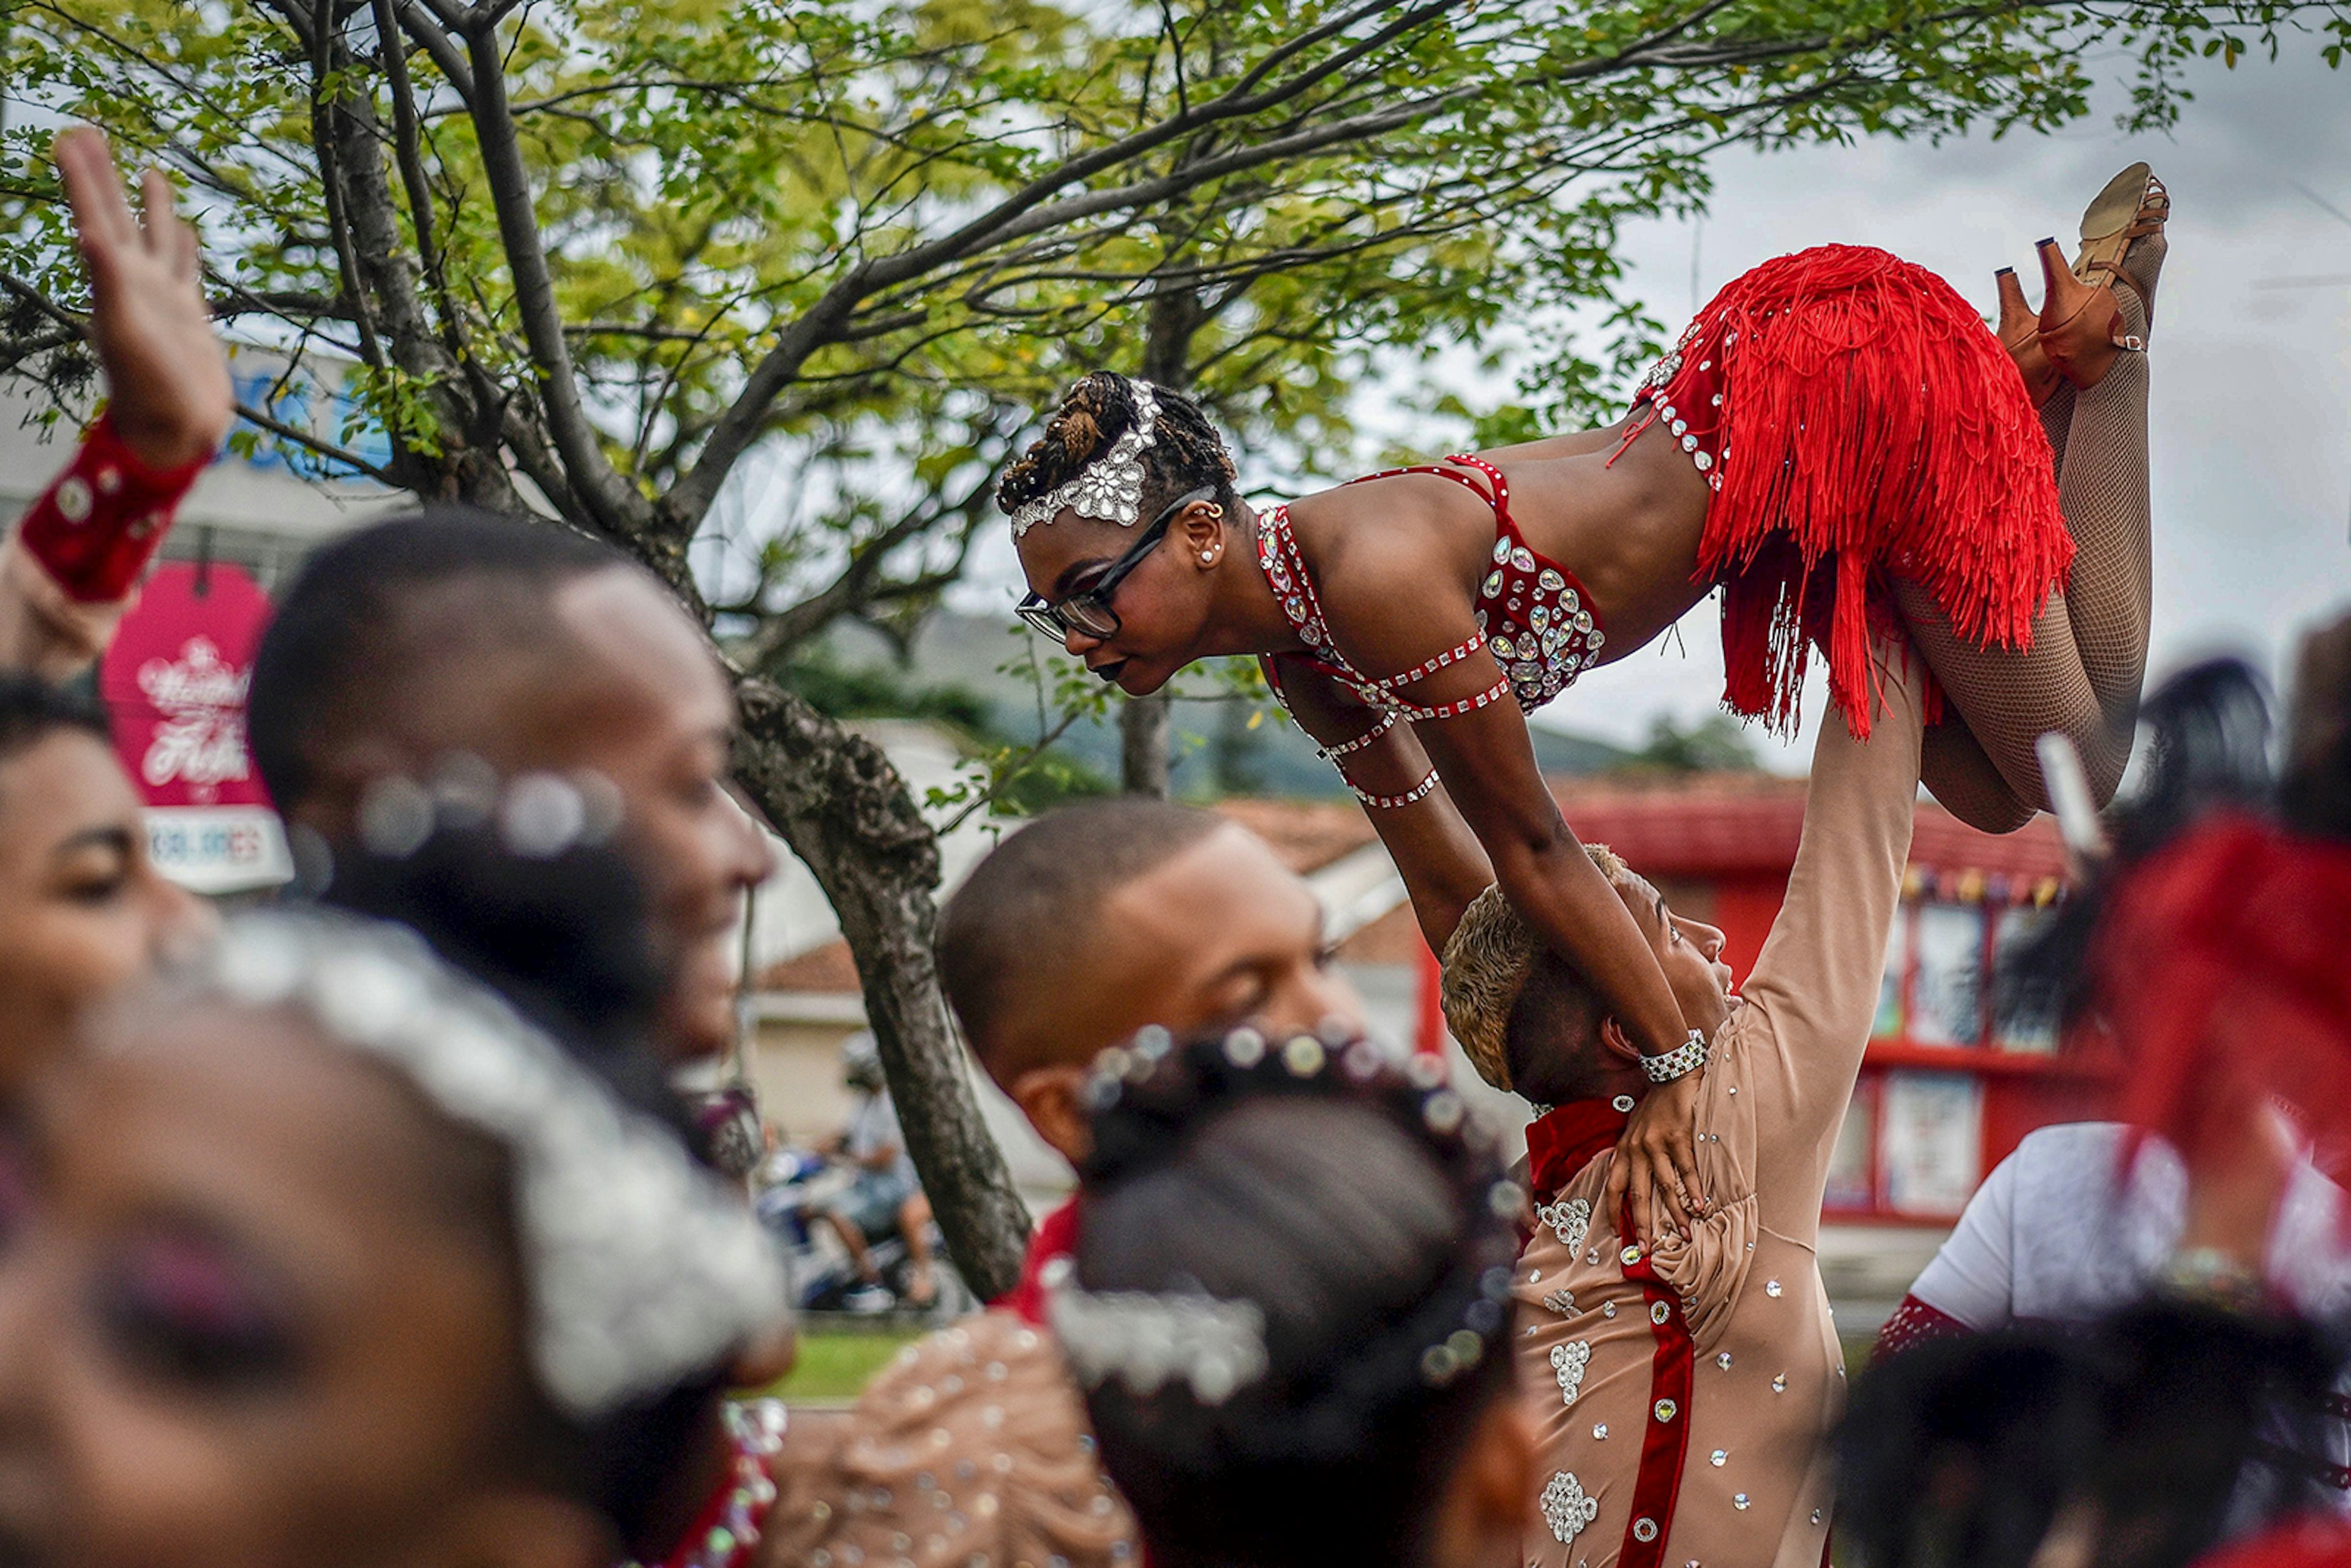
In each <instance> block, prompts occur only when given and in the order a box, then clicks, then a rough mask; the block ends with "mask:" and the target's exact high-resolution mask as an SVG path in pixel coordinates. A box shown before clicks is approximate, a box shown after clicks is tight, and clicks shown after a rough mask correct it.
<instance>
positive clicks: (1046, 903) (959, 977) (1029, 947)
mask: <svg viewBox="0 0 2351 1568" xmlns="http://www.w3.org/2000/svg"><path fill="white" fill-rule="evenodd" d="M1226 825H1227V824H1226V821H1225V819H1224V818H1222V817H1219V816H1217V814H1216V813H1215V812H1213V811H1203V810H1197V809H1196V808H1194V807H1191V806H1177V805H1174V804H1171V803H1170V802H1168V801H1165V800H1155V799H1152V798H1150V797H1147V796H1133V795H1130V796H1123V797H1121V798H1119V799H1117V800H1094V801H1089V802H1087V803H1086V804H1084V805H1081V806H1068V807H1064V808H1062V809H1061V810H1058V811H1052V812H1049V813H1047V814H1046V815H1044V816H1042V817H1040V818H1038V819H1037V820H1036V821H1033V822H1031V823H1029V825H1028V826H1027V827H1025V828H1022V829H1021V830H1020V831H1019V832H1017V833H1014V834H1012V835H1011V836H1010V837H1009V838H1008V839H1006V840H1005V841H1004V842H1003V843H1001V844H999V845H998V846H997V848H996V849H995V850H994V851H993V852H990V853H989V854H988V856H987V859H985V860H983V861H981V862H979V863H978V864H977V865H976V866H974V867H973V868H972V871H971V874H970V875H969V876H968V877H967V878H965V879H964V883H963V885H962V886H961V887H959V888H957V889H956V892H955V895H954V896H953V897H952V898H949V899H948V900H947V904H946V909H945V910H944V911H943V912H942V913H941V915H940V916H939V939H938V958H939V980H940V984H941V985H942V986H943V987H944V988H945V989H946V994H947V1001H948V1002H949V1003H950V1004H951V1005H952V1006H953V1007H954V1008H955V1010H956V1017H957V1018H959V1019H962V1020H963V1029H964V1033H965V1035H966V1036H967V1038H968V1039H969V1040H970V1041H971V1044H972V1049H973V1050H974V1051H977V1052H978V1053H979V1059H980V1061H981V1063H982V1064H983V1065H984V1066H986V1067H987V1070H988V1071H990V1072H991V1073H995V1074H997V1075H998V1076H999V1077H1001V1076H1003V1075H1004V1074H1005V1073H1007V1072H1008V1071H1019V1070H1020V1069H1022V1068H1025V1067H1027V1066H1029V1065H1030V1064H1029V1063H1027V1062H1009V1061H1003V1060H1002V1059H1001V1058H1002V1041H1001V1040H999V1038H998V1030H999V1028H1000V1026H1001V1025H1002V1023H1003V1020H1004V1018H1005V1015H1006V1013H1007V1012H1008V1010H1009V1009H1010V1007H1011V1005H1012V1003H1013V1001H1014V1000H1015V998H1019V996H1020V995H1021V994H1022V993H1024V992H1025V991H1028V990H1029V989H1031V988H1035V987H1038V986H1040V985H1043V986H1049V985H1060V984H1061V983H1063V981H1062V977H1063V976H1066V975H1068V974H1069V973H1070V972H1071V968H1072V967H1074V966H1075V965H1077V964H1079V963H1081V962H1082V960H1083V958H1084V955H1085V950H1086V947H1087V946H1088V944H1089V942H1090V941H1091V939H1092V936H1093V931H1094V925H1095V922H1096V921H1097V920H1098V919H1099V918H1100V916H1101V913H1102V905H1103V904H1105V903H1107V902H1108V901H1109V899H1110V896H1111V894H1114V893H1116V892H1117V891H1118V890H1119V889H1120V888H1122V887H1124V886H1125V885H1126V884H1127V883H1131V882H1133V881H1134V879H1135V878H1137V877H1139V876H1142V875H1144V873H1147V872H1150V871H1153V870H1155V869H1156V868H1157V867H1159V866H1161V865H1163V864H1165V863H1166V862H1168V861H1170V860H1173V859H1174V858H1175V856H1176V855H1177V854H1179V853H1181V852H1183V851H1185V850H1186V849H1189V848H1190V847H1191V846H1193V845H1194V844H1196V843H1198V842H1199V841H1201V840H1203V839H1205V838H1207V836H1208V835H1209V834H1211V833H1213V832H1215V831H1217V829H1219V828H1221V827H1224V826H1226Z"/></svg>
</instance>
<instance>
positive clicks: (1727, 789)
mask: <svg viewBox="0 0 2351 1568" xmlns="http://www.w3.org/2000/svg"><path fill="white" fill-rule="evenodd" d="M1552 790H1553V792H1554V793H1555V794H1556V795H1557V796H1558V797H1559V804H1560V810H1561V811H1562V812H1563V813H1564V814H1565V815H1566V817H1567V821H1568V826H1569V827H1571V828H1573V830H1574V831H1575V833H1576V836H1577V837H1579V838H1582V839H1584V840H1586V841H1597V842H1600V843H1604V844H1606V845H1608V846H1609V847H1610V848H1612V849H1614V851H1615V852H1617V853H1619V854H1621V855H1623V856H1624V857H1625V860H1626V862H1629V863H1630V864H1631V865H1632V866H1633V867H1634V869H1635V870H1636V871H1640V872H1643V873H1646V874H1649V875H1652V876H1689V877H1704V876H1725V875H1736V874H1740V873H1746V874H1756V873H1784V872H1786V871H1787V870H1788V868H1789V867H1791V866H1792V865H1793V864H1795V862H1796V844H1797V841H1798V840H1799V839H1800V838H1801V837H1802V833H1803V827H1804V781H1803V780H1802V779H1781V778H1776V777H1773V776H1771V775H1769V774H1737V773H1732V774H1708V773H1700V774H1684V775H1677V776H1672V777H1667V778H1661V779H1655V780H1648V779H1639V780H1626V779H1554V780H1552ZM1910 860H1911V863H1912V864H1914V865H1920V866H1926V867H1929V868H1931V869H1934V870H1937V871H1950V872H1964V871H1978V872H1981V873H1984V874H1985V875H1987V876H2005V877H2012V878H2026V879H2030V880H2033V881H2038V880H2040V879H2041V878H2043V877H2050V876H2063V875H2064V871H2065V851H2064V843H2063V841H2061V840H2060V839H2059V838H2058V835H2057V824H2056V822H2055V821H2053V819H2051V818H2049V817H2047V816H2041V817H2036V818H2034V819H2033V820H2032V821H2030V822H2028V823H2026V824H2025V825H2024V826H2023V827H2022V828H2021V829H2019V830H2018V831H2015V832H2013V833H1985V832H1979V831H1977V830H1975V829H1973V828H1970V827H1969V826H1968V825H1967V824H1966V823H1964V822H1962V821H1959V819H1958V818H1956V817H1954V816H1952V815H1951V814H1950V813H1949V811H1947V810H1944V809H1943V808H1942V807H1941V806H1939V805H1937V804H1936V803H1935V802H1933V801H1931V800H1920V801H1919V802H1918V810H1917V827H1916V828H1915V830H1914V831H1913V833H1912V837H1911V843H1910Z"/></svg>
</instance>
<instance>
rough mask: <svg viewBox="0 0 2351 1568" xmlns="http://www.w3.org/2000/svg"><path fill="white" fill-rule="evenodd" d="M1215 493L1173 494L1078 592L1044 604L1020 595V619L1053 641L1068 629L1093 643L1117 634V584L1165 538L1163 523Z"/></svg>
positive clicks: (1213, 490)
mask: <svg viewBox="0 0 2351 1568" xmlns="http://www.w3.org/2000/svg"><path fill="white" fill-rule="evenodd" d="M1216 493H1217V489H1216V486H1213V485H1203V486H1200V487H1199V488H1198V489H1196V490H1187V491H1186V492H1185V493H1184V494H1183V495H1181V496H1178V497H1175V500H1173V501H1171V502H1169V503H1168V504H1167V509H1166V510H1165V511H1163V512H1161V513H1160V514H1159V515H1158V516H1157V517H1154V518H1153V519H1152V520H1151V526H1150V527H1149V528H1145V529H1144V530H1143V537H1142V538H1139V539H1137V540H1135V541H1134V548H1133V549H1129V550H1128V551H1127V552H1126V553H1125V554H1124V555H1123V556H1121V557H1119V558H1118V559H1116V560H1114V561H1113V562H1111V563H1110V565H1109V567H1108V568H1107V569H1105V570H1103V572H1102V575H1101V576H1099V577H1097V578H1095V579H1094V580H1093V581H1092V582H1090V583H1088V584H1087V585H1086V586H1085V587H1084V588H1083V589H1081V590H1080V591H1078V592H1076V593H1072V594H1071V595H1070V596H1069V597H1068V598H1067V599H1064V600H1062V601H1061V602H1059V603H1058V604H1048V603H1047V602H1046V601H1044V599H1043V598H1041V597H1040V596H1039V595H1037V594H1034V593H1030V594H1027V595H1024V596H1023V597H1022V598H1021V601H1020V603H1019V606H1018V607H1017V608H1018V610H1019V616H1020V619H1021V620H1023V621H1026V622H1029V625H1031V626H1034V627H1035V628H1036V629H1037V630H1038V631H1040V632H1043V633H1044V634H1045V635H1046V636H1048V637H1050V638H1051V639H1053V641H1055V642H1056V643H1058V642H1060V641H1061V639H1063V638H1064V637H1066V636H1068V635H1069V634H1070V633H1071V632H1076V633H1077V634H1078V635H1079V636H1081V637H1091V638H1092V639H1093V640H1094V641H1095V642H1097V643H1107V642H1109V641H1110V640H1111V639H1112V638H1113V637H1115V636H1117V635H1118V629H1119V626H1120V624H1121V622H1120V621H1119V618H1118V612H1117V611H1115V610H1113V609H1112V608H1111V601H1112V600H1113V599H1114V598H1116V597H1117V595H1118V585H1119V584H1120V583H1122V582H1124V581H1125V580H1126V578H1127V574H1128V573H1129V572H1131V571H1133V570H1134V569H1135V568H1136V567H1138V566H1141V565H1142V564H1143V558H1144V557H1145V556H1147V555H1149V554H1150V553H1151V552H1152V551H1153V550H1155V549H1158V548H1159V541H1160V540H1161V539H1164V538H1166V537H1167V525H1168V524H1169V523H1171V522H1173V521H1174V520H1175V514H1176V513H1178V512H1180V511H1182V510H1183V509H1184V508H1185V507H1188V506H1190V505H1191V504H1192V503H1193V502H1195V501H1205V500H1207V499H1208V498H1209V497H1212V496H1214V495H1215V494H1216Z"/></svg>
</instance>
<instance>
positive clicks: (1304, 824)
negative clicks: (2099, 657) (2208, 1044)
mask: <svg viewBox="0 0 2351 1568" xmlns="http://www.w3.org/2000/svg"><path fill="white" fill-rule="evenodd" d="M1552 791H1553V793H1554V794H1556V795H1557V796H1558V798H1559V803H1560V810H1562V812H1563V813H1565V815H1566V817H1567V821H1568V825H1569V826H1570V827H1571V828H1573V830H1574V831H1575V832H1576V835H1577V836H1578V837H1579V838H1583V839H1585V840H1588V841H1597V842H1600V843H1604V844H1606V845H1608V846H1609V847H1610V848H1612V849H1614V850H1615V851H1616V852H1617V853H1619V854H1621V855H1623V856H1624V857H1625V860H1626V861H1627V862H1630V863H1631V864H1632V866H1633V868H1634V869H1635V870H1636V871H1638V872H1641V873H1643V874H1645V875H1647V876H1652V877H1660V878H1663V877H1684V878H1696V879H1704V878H1710V877H1719V876H1736V875H1784V874H1786V873H1787V871H1788V869H1789V867H1791V866H1792V865H1793V864H1795V861H1796V842H1797V840H1798V838H1799V837H1800V836H1801V835H1802V831H1803V825H1804V781H1803V780H1802V779H1783V778H1780V777H1777V776H1776V775H1772V774H1766V773H1700V774H1673V775H1661V776H1659V777H1657V778H1655V779H1648V778H1632V779H1627V778H1625V777H1623V776H1621V775H1620V776H1617V777H1614V778H1608V779H1552ZM1217 810H1218V811H1219V812H1221V813H1222V814H1223V815H1225V816H1226V817H1228V818H1230V819H1231V820H1232V821H1236V822H1238V823H1239V824H1241V826H1243V827H1245V828H1247V829H1249V831H1251V832H1253V833H1256V834H1257V835H1258V836H1259V837H1260V838H1262V839H1264V840H1265V841H1267V842H1268V843H1270V844H1271V845H1272V846H1273V848H1274V852H1276V853H1277V854H1279V855H1280V857H1281V861H1282V863H1283V864H1284V865H1287V866H1288V867H1289V868H1290V870H1291V871H1293V872H1296V873H1298V874H1300V875H1301V876H1303V875H1307V874H1309V873H1313V872H1316V871H1320V870H1322V868H1323V867H1324V866H1327V865H1329V864H1331V863H1332V862H1334V861H1337V860H1338V859H1340V858H1341V857H1342V856H1343V855H1345V854H1347V853H1349V852H1352V851H1353V850H1357V849H1360V848H1362V847H1363V846H1364V845H1365V844H1368V843H1370V842H1372V841H1373V840H1374V837H1375V835H1374V832H1373V831H1372V826H1371V823H1370V822H1369V821H1366V820H1365V818H1364V813H1363V812H1362V810H1359V809H1358V808H1356V807H1355V806H1353V805H1352V804H1348V803H1343V802H1339V801H1332V800H1223V801H1219V802H1218V803H1217ZM1910 862H1911V863H1912V864H1913V865H1917V866H1921V867H1924V868H1926V869H1928V870H1930V871H1938V872H1949V873H1963V872H1970V871H1974V872H1980V873H1983V874H1984V875H1986V876H1998V877H2007V878H2011V879H2022V880H2025V881H2030V882H2039V881H2040V880H2042V879H2043V878H2044V877H2053V876H2055V877H2062V876H2063V875H2064V873H2065V852H2064V844H2063V843H2062V842H2061V841H2060V840H2059V838H2058V836H2057V825H2056V823H2055V822H2054V821H2052V820H2051V819H2050V818H2048V817H2046V816H2041V817H2036V818H2034V819H2033V820H2032V821H2030V822H2028V823H2026V824H2025V825H2024V827H2022V829H2020V830H2019V831H2016V832H2013V833H2000V834H1995V833H1984V832H1979V831H1976V830H1975V829H1973V828H1970V827H1969V826H1967V825H1966V824H1965V823H1963V822H1961V821H1959V820H1958V819H1957V818H1955V817H1953V816H1952V815H1951V814H1950V813H1949V811H1947V810H1943V808H1942V807H1940V806H1938V805H1937V804H1935V803H1934V802H1933V801H1931V800H1923V799H1922V800H1920V801H1919V802H1918V814H1917V828H1916V829H1915V831H1914V832H1913V835H1912V838H1911V844H1910ZM1419 942H1420V937H1419V934H1418V931H1417V929H1416V927H1415V926H1414V925H1413V921H1412V912H1411V909H1410V906H1409V905H1399V906H1398V907H1397V908H1395V909H1394V910H1391V911H1389V912H1388V913H1387V914H1386V915H1384V916H1382V917H1381V918H1380V919H1378V920H1375V921H1374V922H1373V923H1372V924H1371V925H1367V926H1365V927H1364V929H1363V930H1361V931H1359V932H1357V933H1356V934H1355V935H1354V936H1351V937H1349V938H1348V940H1347V942H1346V943H1345V944H1344V945H1343V946H1342V949H1341V956H1343V957H1345V958H1348V959H1350V960H1353V961H1355V962H1363V963H1380V962H1393V963H1402V962H1407V961H1409V960H1410V959H1412V958H1413V957H1415V956H1417V953H1418V950H1419ZM756 988H757V989H759V990H762V991H815V992H825V991H830V992H853V991H855V990H856V989H857V988H858V982H857V968H856V966H855V965H854V964H852V962H851V961H850V956H849V945H848V944H847V943H846V942H842V941H840V940H838V939H836V940H834V941H832V942H829V943H827V944H825V945H824V946H820V947H817V948H814V949H812V950H810V951H809V952H806V953H802V954H800V955H799V956H797V957H794V958H789V959H786V960H785V961H784V962H782V963H780V964H772V965H769V966H768V967H767V968H766V969H765V970H763V971H761V972H760V974H759V976H758V980H757V982H756Z"/></svg>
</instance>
